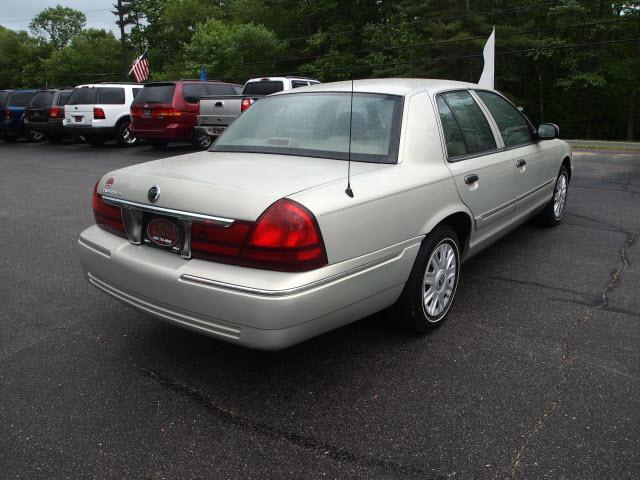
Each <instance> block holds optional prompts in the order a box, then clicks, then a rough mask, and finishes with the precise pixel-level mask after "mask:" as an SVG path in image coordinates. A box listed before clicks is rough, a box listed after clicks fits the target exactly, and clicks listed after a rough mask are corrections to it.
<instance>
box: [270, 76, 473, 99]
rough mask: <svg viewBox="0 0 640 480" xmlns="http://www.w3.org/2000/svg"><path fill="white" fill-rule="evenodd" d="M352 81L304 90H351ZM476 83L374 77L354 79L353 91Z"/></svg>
mask: <svg viewBox="0 0 640 480" xmlns="http://www.w3.org/2000/svg"><path fill="white" fill-rule="evenodd" d="M351 85H352V82H351V81H346V82H332V83H318V84H315V85H311V86H309V87H305V88H304V89H302V92H306V93H308V92H323V91H324V92H350V91H351ZM477 87H478V85H476V84H475V83H467V82H457V81H454V80H434V79H426V78H372V79H367V80H354V81H353V91H354V92H362V93H383V94H387V95H402V96H407V95H413V94H415V93H420V92H424V91H428V92H429V93H435V92H439V91H442V90H451V89H455V88H477ZM291 93H292V92H291V91H285V92H278V93H276V94H275V95H282V94H291Z"/></svg>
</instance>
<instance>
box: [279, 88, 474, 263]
mask: <svg viewBox="0 0 640 480" xmlns="http://www.w3.org/2000/svg"><path fill="white" fill-rule="evenodd" d="M440 142H441V140H440V135H439V131H438V127H437V123H436V117H435V114H434V110H433V107H432V104H431V102H430V101H429V98H428V96H427V95H426V94H417V95H414V96H411V97H407V98H406V99H405V107H404V113H403V126H402V133H401V138H400V152H399V163H398V164H396V165H389V166H386V167H385V168H382V169H379V170H375V171H371V172H367V173H363V174H360V175H355V176H352V178H351V187H352V189H353V192H354V198H350V197H348V196H347V195H346V194H345V192H344V190H345V187H346V178H345V179H344V180H340V181H335V182H331V183H329V184H325V185H321V186H319V187H315V188H313V189H310V190H306V191H303V192H299V193H297V194H295V195H292V196H291V198H293V199H294V200H296V201H299V202H300V203H302V204H303V205H306V206H307V207H308V208H310V209H311V210H312V211H313V212H314V213H315V214H316V217H317V219H318V224H319V225H320V229H321V231H322V235H323V238H324V242H325V246H326V249H327V256H328V258H329V263H338V262H342V261H345V260H349V259H353V258H356V257H360V256H363V255H366V254H369V253H372V252H376V251H383V250H384V249H387V250H388V248H389V247H391V246H394V245H401V244H403V245H404V244H406V242H407V241H409V240H415V242H416V243H420V242H421V241H422V239H423V237H424V236H425V235H426V234H428V233H429V232H430V231H431V230H432V229H433V228H434V227H435V226H436V225H437V224H438V223H439V222H440V221H441V220H442V219H444V218H445V217H447V216H448V215H450V214H453V213H456V212H460V211H464V212H466V213H467V214H468V210H467V208H466V206H465V205H464V204H463V203H462V202H461V200H460V197H459V195H458V192H457V190H456V186H455V183H454V181H453V178H452V177H451V173H450V172H449V170H448V169H447V167H446V165H445V163H444V162H445V160H444V158H443V154H442V147H441V144H440ZM336 161H338V160H336ZM343 163H344V167H345V177H346V173H347V162H343ZM408 273H409V272H407V275H408Z"/></svg>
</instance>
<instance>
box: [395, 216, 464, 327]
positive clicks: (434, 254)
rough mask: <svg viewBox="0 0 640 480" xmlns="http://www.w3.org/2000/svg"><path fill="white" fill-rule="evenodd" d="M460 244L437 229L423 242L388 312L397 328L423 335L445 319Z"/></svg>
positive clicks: (449, 230) (455, 285) (457, 270)
mask: <svg viewBox="0 0 640 480" xmlns="http://www.w3.org/2000/svg"><path fill="white" fill-rule="evenodd" d="M459 275H460V243H459V240H458V236H457V234H456V232H455V231H454V230H453V229H452V228H451V227H449V226H447V225H441V226H439V227H437V228H435V229H434V230H433V232H432V233H431V234H430V235H429V236H428V237H427V238H426V239H425V240H424V242H423V243H422V245H421V247H420V251H419V252H418V255H417V257H416V261H415V263H414V265H413V269H412V270H411V274H410V275H409V279H408V280H407V283H406V284H405V286H404V290H403V291H402V294H401V295H400V298H399V299H398V302H397V303H396V305H395V306H394V308H393V309H392V312H393V314H394V317H395V318H394V319H395V321H396V323H398V324H399V325H400V326H401V327H403V328H405V329H408V330H410V331H412V332H416V333H426V332H428V331H430V330H433V329H434V328H436V327H438V326H439V325H440V324H441V323H442V322H443V321H444V320H445V318H446V316H447V313H448V312H449V309H450V308H451V305H452V304H453V300H454V298H455V295H456V290H457V288H458V277H459Z"/></svg>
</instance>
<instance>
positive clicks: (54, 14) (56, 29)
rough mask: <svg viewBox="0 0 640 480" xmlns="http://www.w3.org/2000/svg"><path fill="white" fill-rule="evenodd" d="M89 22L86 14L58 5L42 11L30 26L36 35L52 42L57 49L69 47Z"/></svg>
mask: <svg viewBox="0 0 640 480" xmlns="http://www.w3.org/2000/svg"><path fill="white" fill-rule="evenodd" d="M86 21H87V17H85V15H84V13H82V12H80V11H78V10H74V9H73V8H68V7H63V6H61V5H56V6H55V7H50V8H47V9H45V10H43V11H41V12H40V13H39V14H38V15H36V16H35V18H34V19H33V20H32V21H31V23H30V24H29V29H30V30H31V31H32V32H33V34H34V35H36V36H38V37H40V38H42V39H43V40H45V41H49V42H51V45H52V46H53V48H55V49H60V48H63V47H66V46H67V45H69V42H71V39H72V38H73V36H74V35H75V34H77V33H79V32H80V31H81V30H82V29H83V28H84V25H85V23H86Z"/></svg>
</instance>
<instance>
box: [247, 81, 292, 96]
mask: <svg viewBox="0 0 640 480" xmlns="http://www.w3.org/2000/svg"><path fill="white" fill-rule="evenodd" d="M282 90H284V84H283V83H282V82H281V81H278V80H260V81H257V82H249V83H247V84H246V85H245V86H244V90H243V91H242V94H243V95H271V94H272V93H276V92H281V91H282Z"/></svg>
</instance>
